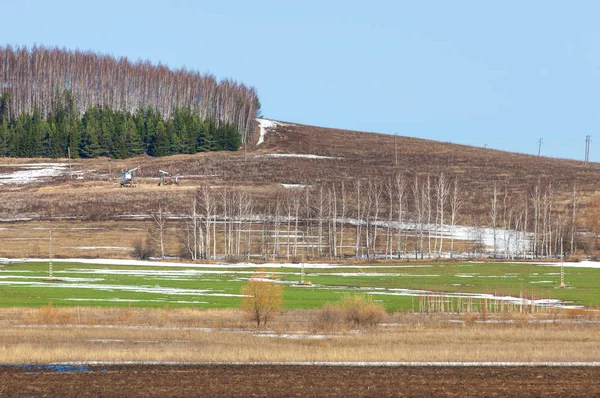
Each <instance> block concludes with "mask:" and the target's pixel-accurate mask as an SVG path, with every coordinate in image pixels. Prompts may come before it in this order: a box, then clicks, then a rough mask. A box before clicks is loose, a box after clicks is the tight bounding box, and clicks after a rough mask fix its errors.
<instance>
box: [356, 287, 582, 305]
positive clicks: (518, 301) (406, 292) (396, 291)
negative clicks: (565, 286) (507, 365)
mask: <svg viewBox="0 0 600 398" xmlns="http://www.w3.org/2000/svg"><path fill="white" fill-rule="evenodd" d="M361 289H363V290H369V289H372V288H361ZM365 294H371V295H385V296H409V297H410V296H414V297H418V296H427V295H431V296H434V297H444V298H459V297H463V298H471V299H487V300H497V301H504V302H509V303H513V304H515V305H522V306H529V305H534V306H536V307H552V308H566V309H575V308H584V306H581V305H567V304H565V303H564V302H563V301H561V300H557V299H539V300H530V299H527V298H520V297H513V296H496V295H493V294H487V293H462V292H453V293H451V292H434V291H428V290H418V289H401V288H392V289H385V290H383V289H373V290H371V291H365Z"/></svg>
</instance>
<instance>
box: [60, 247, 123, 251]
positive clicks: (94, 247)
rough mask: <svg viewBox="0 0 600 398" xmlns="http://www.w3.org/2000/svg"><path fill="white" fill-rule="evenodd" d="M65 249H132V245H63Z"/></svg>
mask: <svg viewBox="0 0 600 398" xmlns="http://www.w3.org/2000/svg"><path fill="white" fill-rule="evenodd" d="M64 248H65V249H77V250H121V251H133V248H132V247H123V246H64Z"/></svg>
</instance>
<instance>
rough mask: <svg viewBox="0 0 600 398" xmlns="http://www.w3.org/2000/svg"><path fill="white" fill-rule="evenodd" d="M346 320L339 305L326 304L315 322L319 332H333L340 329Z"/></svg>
mask: <svg viewBox="0 0 600 398" xmlns="http://www.w3.org/2000/svg"><path fill="white" fill-rule="evenodd" d="M344 320H345V314H344V310H342V308H341V307H340V306H339V305H334V304H330V303H326V304H325V305H324V306H323V308H322V309H321V311H319V312H318V314H317V316H316V318H315V320H314V327H315V328H316V329H318V330H323V331H326V332H332V331H334V330H337V329H339V327H340V326H341V324H342V323H343V322H344Z"/></svg>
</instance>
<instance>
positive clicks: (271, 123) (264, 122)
mask: <svg viewBox="0 0 600 398" xmlns="http://www.w3.org/2000/svg"><path fill="white" fill-rule="evenodd" d="M256 121H257V122H258V127H259V128H260V136H259V137H258V142H257V143H256V146H258V145H260V144H262V143H263V142H265V135H266V134H267V131H268V130H272V129H274V128H275V127H277V126H289V124H287V123H281V122H276V121H275V120H269V119H263V118H257V119H256Z"/></svg>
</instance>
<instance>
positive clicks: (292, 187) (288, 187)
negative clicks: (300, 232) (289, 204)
mask: <svg viewBox="0 0 600 398" xmlns="http://www.w3.org/2000/svg"><path fill="white" fill-rule="evenodd" d="M281 186H282V187H284V188H286V189H304V188H308V187H310V185H306V184H281Z"/></svg>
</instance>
